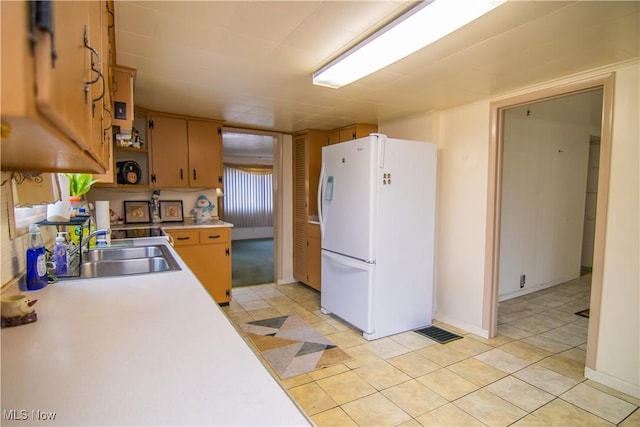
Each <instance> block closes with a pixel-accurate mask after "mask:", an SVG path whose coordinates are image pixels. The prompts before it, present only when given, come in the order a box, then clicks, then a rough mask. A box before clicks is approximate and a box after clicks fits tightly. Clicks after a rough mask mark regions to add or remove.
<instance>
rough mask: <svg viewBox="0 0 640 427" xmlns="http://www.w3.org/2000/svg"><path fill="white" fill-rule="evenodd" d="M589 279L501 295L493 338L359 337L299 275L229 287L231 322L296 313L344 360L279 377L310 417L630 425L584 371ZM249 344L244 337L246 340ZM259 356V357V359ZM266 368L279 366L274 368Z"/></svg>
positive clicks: (626, 404)
mask: <svg viewBox="0 0 640 427" xmlns="http://www.w3.org/2000/svg"><path fill="white" fill-rule="evenodd" d="M589 289H590V277H589V276H583V277H582V278H579V279H576V280H573V281H570V282H567V283H565V284H562V285H558V286H555V287H553V288H550V289H545V290H543V291H540V292H536V293H534V294H530V295H526V296H523V297H519V298H515V299H512V300H509V301H506V302H503V303H501V304H500V306H499V310H498V323H499V325H498V332H499V334H498V336H497V337H495V338H493V339H490V340H487V339H484V338H481V337H479V336H476V335H473V334H466V333H465V332H464V331H460V330H456V329H455V328H452V327H449V326H448V325H443V324H438V323H437V322H436V324H437V325H438V326H440V327H442V328H444V329H447V330H450V331H452V332H455V333H457V334H460V335H464V337H463V338H462V339H459V340H456V341H453V342H450V343H448V344H444V345H442V344H438V343H436V342H434V341H432V340H430V339H428V338H426V337H423V336H421V335H419V334H417V333H415V332H405V333H402V334H397V335H394V336H391V337H386V338H381V339H378V340H374V341H367V340H365V339H364V338H362V336H361V334H360V333H359V332H358V331H357V330H355V329H353V328H351V327H350V326H349V325H347V324H345V323H344V322H342V321H340V320H339V319H338V318H336V317H333V316H330V315H323V314H322V313H320V295H319V293H318V292H316V291H314V290H313V289H310V288H307V287H306V286H304V285H299V284H290V285H280V286H278V285H273V284H267V285H258V286H250V287H241V288H234V289H233V301H232V302H231V303H230V304H229V306H227V307H223V310H224V311H225V313H226V314H227V315H228V317H229V318H230V319H231V320H232V321H233V322H234V323H235V324H238V323H242V322H247V321H252V320H259V319H267V318H271V317H276V316H281V315H285V314H298V315H300V316H301V317H302V318H304V319H305V320H306V321H307V322H308V323H309V324H311V325H312V326H313V327H315V328H316V329H317V330H318V331H320V332H321V333H322V334H324V335H325V336H326V337H327V338H328V339H330V340H331V341H333V342H334V343H335V344H337V345H338V346H339V347H340V348H342V349H343V350H345V351H346V352H347V353H349V354H350V355H351V356H352V357H353V360H352V361H350V362H347V363H344V364H340V365H337V366H332V367H329V368H324V369H320V370H317V371H313V372H310V373H307V374H303V375H299V376H297V377H293V378H289V379H287V380H284V381H280V382H281V384H282V385H283V387H284V388H286V389H287V390H288V392H289V394H290V395H291V396H292V398H293V399H294V400H295V401H296V402H297V403H298V405H299V406H300V407H301V408H302V409H303V410H304V411H305V413H306V414H307V416H308V417H309V418H310V419H311V420H312V421H313V422H314V423H315V424H316V425H318V426H357V425H360V426H400V425H401V426H421V425H423V426H485V425H486V426H494V425H495V426H500V425H502V426H506V425H515V426H531V425H535V426H608V425H611V426H612V425H621V426H623V427H630V426H635V427H637V426H639V425H640V410H639V409H638V406H639V405H640V401H639V399H635V398H633V397H630V396H628V395H624V394H622V393H619V392H617V391H615V390H611V389H609V388H607V387H605V386H602V385H600V384H598V383H595V382H593V381H591V380H586V379H585V378H584V377H583V371H584V358H585V349H586V337H587V322H588V320H587V319H586V318H583V317H580V316H577V315H575V314H574V313H575V312H577V311H580V310H582V309H585V308H587V307H589ZM247 342H249V343H250V341H247ZM267 366H268V365H267ZM274 376H275V377H276V378H278V377H277V375H275V374H274Z"/></svg>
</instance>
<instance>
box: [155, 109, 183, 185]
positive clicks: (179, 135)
mask: <svg viewBox="0 0 640 427" xmlns="http://www.w3.org/2000/svg"><path fill="white" fill-rule="evenodd" d="M149 131H150V134H151V144H152V145H151V147H152V148H151V163H152V170H151V183H152V185H153V186H154V187H188V185H189V175H188V174H189V151H188V150H189V149H188V143H187V121H186V120H185V119H182V118H175V117H168V116H152V117H151V119H150V121H149Z"/></svg>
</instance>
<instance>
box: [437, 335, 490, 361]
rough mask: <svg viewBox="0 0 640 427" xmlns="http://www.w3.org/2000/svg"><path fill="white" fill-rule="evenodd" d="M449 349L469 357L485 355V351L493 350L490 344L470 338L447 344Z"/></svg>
mask: <svg viewBox="0 0 640 427" xmlns="http://www.w3.org/2000/svg"><path fill="white" fill-rule="evenodd" d="M447 347H448V348H449V349H451V350H455V351H457V352H460V353H462V354H464V355H465V356H467V357H471V356H475V355H476V354H480V353H484V352H485V351H489V350H491V349H492V348H493V347H491V346H490V345H488V344H483V343H481V342H480V341H476V340H474V339H472V338H468V337H464V338H462V339H461V340H456V341H452V342H450V343H448V344H447Z"/></svg>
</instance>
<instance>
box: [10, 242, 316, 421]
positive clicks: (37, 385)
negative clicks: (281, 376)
mask: <svg viewBox="0 0 640 427" xmlns="http://www.w3.org/2000/svg"><path fill="white" fill-rule="evenodd" d="M149 241H153V243H158V242H163V241H164V239H162V238H152V239H136V240H135V241H134V242H135V244H145V243H149ZM171 251H172V253H173V255H174V256H175V257H176V259H177V260H178V262H179V263H180V265H181V267H182V268H183V270H182V271H174V272H166V273H152V274H144V275H134V276H124V277H118V278H101V279H76V280H67V281H61V282H58V283H56V284H53V285H49V286H47V287H45V288H44V289H41V290H38V291H30V292H25V294H26V295H27V296H28V297H29V298H31V299H32V300H33V299H37V300H38V302H37V303H36V304H35V305H34V308H35V309H36V312H37V314H38V321H37V322H34V323H31V324H27V325H22V326H17V327H13V328H4V329H2V330H1V332H0V334H1V340H2V350H1V351H2V419H1V421H0V424H2V425H3V426H4V425H6V426H10V425H20V426H25V425H48V426H53V425H64V426H80V425H83V426H85V425H109V426H117V425H181V426H189V425H211V426H214V425H215V426H218V425H225V426H232V425H245V426H246V425H250V426H266V425H278V426H285V425H287V426H293V425H296V426H297V425H310V424H309V421H308V420H307V418H306V417H305V416H304V415H303V413H302V412H301V411H300V410H299V409H298V407H297V406H296V404H295V403H294V402H293V401H292V400H291V399H290V398H289V396H288V395H287V394H286V392H285V391H284V390H283V389H282V388H281V386H280V385H279V384H278V382H277V381H276V380H275V379H274V378H273V377H272V376H271V374H270V373H269V372H268V371H267V369H266V368H265V367H264V366H263V365H262V363H261V362H260V361H259V359H258V357H257V356H256V355H255V354H254V353H253V351H252V350H251V348H250V347H249V346H248V345H247V343H246V342H245V341H244V340H243V339H242V337H241V336H240V335H239V334H238V333H237V331H236V330H235V328H234V327H233V326H232V324H231V323H230V322H229V320H228V319H227V318H226V316H225V315H224V313H222V311H221V310H220V308H219V306H218V305H217V304H216V303H215V302H214V301H213V300H212V299H211V297H210V296H209V294H208V293H207V292H206V291H205V289H204V288H203V287H202V285H201V284H200V282H199V281H198V280H197V279H196V278H195V276H194V275H193V274H192V273H191V272H190V270H189V269H187V268H186V266H185V264H184V262H183V261H182V260H181V259H180V258H179V257H178V256H177V254H176V253H175V251H173V249H172V248H171ZM12 410H13V412H8V411H12ZM37 411H42V413H49V412H52V413H55V418H54V419H53V420H38V419H36V415H37ZM8 414H13V419H12V420H11V419H8V418H11V417H12V416H11V415H8ZM20 418H24V419H23V420H21V419H20Z"/></svg>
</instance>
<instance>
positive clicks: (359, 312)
mask: <svg viewBox="0 0 640 427" xmlns="http://www.w3.org/2000/svg"><path fill="white" fill-rule="evenodd" d="M374 270H375V265H374V264H368V263H365V262H362V261H357V260H354V259H353V258H349V257H345V256H341V255H337V254H334V253H331V252H327V251H322V283H323V287H322V293H321V295H320V308H321V309H322V311H323V312H324V313H333V314H335V315H336V316H338V317H340V318H342V319H344V320H345V321H347V322H349V323H350V324H352V325H353V326H355V327H356V328H358V329H361V330H362V331H364V332H365V333H373V332H374V330H373V321H372V317H371V306H372V305H371V298H372V284H373V274H374ZM325 283H326V284H327V285H326V286H325ZM329 284H330V286H329Z"/></svg>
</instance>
